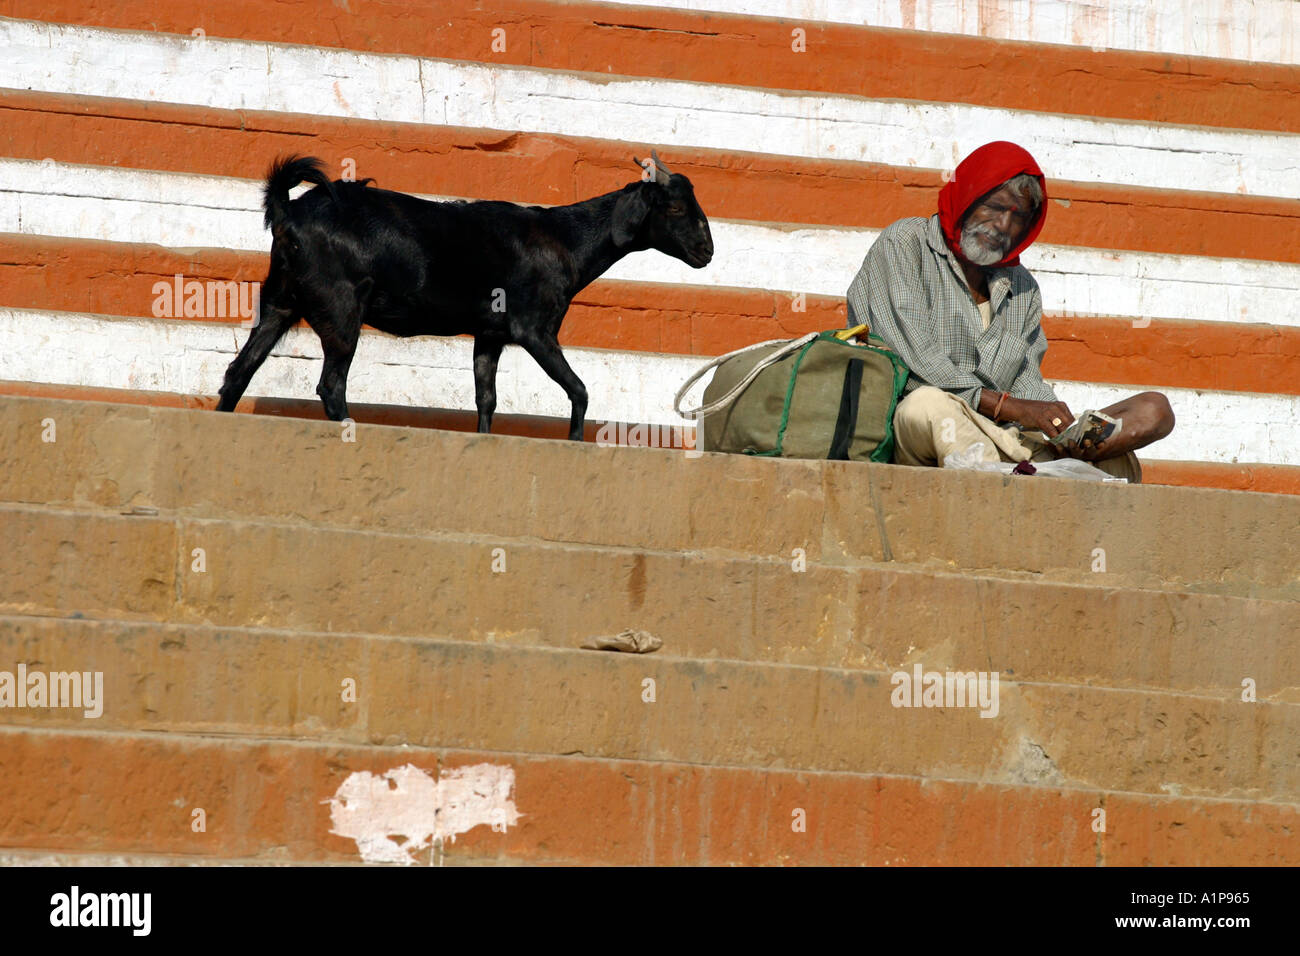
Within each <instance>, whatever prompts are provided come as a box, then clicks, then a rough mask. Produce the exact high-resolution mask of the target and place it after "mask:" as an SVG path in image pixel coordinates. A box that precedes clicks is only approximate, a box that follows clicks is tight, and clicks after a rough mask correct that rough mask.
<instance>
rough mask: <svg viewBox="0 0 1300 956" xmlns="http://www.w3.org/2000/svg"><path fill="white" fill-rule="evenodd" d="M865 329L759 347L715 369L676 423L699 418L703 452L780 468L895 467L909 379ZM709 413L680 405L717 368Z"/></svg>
mask: <svg viewBox="0 0 1300 956" xmlns="http://www.w3.org/2000/svg"><path fill="white" fill-rule="evenodd" d="M865 331H866V326H862V325H860V326H857V327H856V328H852V329H841V330H839V331H834V330H832V331H829V332H811V333H809V334H808V335H805V336H802V337H801V338H797V339H793V340H777V341H772V342H760V343H759V344H757V345H751V346H748V347H747V348H743V349H738V350H737V351H735V352H731V353H729V354H727V355H723V356H720V357H719V358H716V359H714V360H713V361H712V362H710V363H709V364H708V365H706V366H705V367H704V368H702V369H700V370H699V371H698V372H696V373H695V374H694V375H692V376H691V378H690V379H689V380H687V382H686V384H685V385H683V386H682V387H681V390H680V391H678V393H677V398H676V401H675V403H674V405H675V407H676V409H677V413H678V414H679V415H682V416H683V417H684V418H694V419H695V420H696V423H697V424H696V427H697V439H696V440H697V441H699V442H701V443H702V444H701V449H702V450H703V451H726V452H734V453H739V454H745V455H762V456H771V457H776V458H831V459H841V460H849V461H885V462H887V461H889V460H890V458H891V457H892V456H893V453H894V408H895V407H896V406H897V405H898V400H899V397H900V396H901V395H902V393H903V386H904V385H906V384H907V376H908V370H907V366H905V365H904V364H903V362H902V360H901V359H900V358H899V357H898V355H897V354H896V353H895V352H893V351H892V350H891V349H890V348H889V347H888V346H887V345H885V343H884V342H883V341H882V340H881V339H879V338H878V337H877V336H874V335H872V336H869V338H868V343H869V344H866V345H863V344H859V343H857V342H853V341H850V339H852V338H853V337H854V336H858V335H860V334H862V333H864V332H865ZM715 367H716V368H717V372H716V373H715V374H714V376H713V380H712V381H711V382H710V383H709V384H708V386H707V387H706V388H705V390H704V404H703V405H701V406H700V407H699V408H697V409H691V410H685V411H684V410H683V409H682V407H681V403H682V398H683V397H684V396H685V394H686V392H687V390H689V389H690V387H691V386H692V385H694V384H695V383H696V382H697V381H699V379H700V378H702V377H703V375H704V374H705V373H706V372H707V371H709V369H711V368H715Z"/></svg>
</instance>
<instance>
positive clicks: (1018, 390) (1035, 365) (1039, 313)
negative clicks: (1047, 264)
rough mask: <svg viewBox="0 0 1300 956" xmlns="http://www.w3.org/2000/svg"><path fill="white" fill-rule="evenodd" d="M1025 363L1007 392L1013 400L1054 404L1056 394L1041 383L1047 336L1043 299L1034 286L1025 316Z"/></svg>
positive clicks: (1044, 383)
mask: <svg viewBox="0 0 1300 956" xmlns="http://www.w3.org/2000/svg"><path fill="white" fill-rule="evenodd" d="M1025 338H1026V341H1027V343H1028V344H1027V346H1026V349H1025V361H1024V364H1023V365H1022V366H1021V367H1020V373H1019V374H1018V375H1017V376H1016V380H1015V381H1014V382H1012V383H1011V388H1009V389H1007V392H1008V393H1009V394H1010V395H1011V396H1013V397H1014V398H1027V399H1031V400H1032V401H1035V402H1055V401H1057V398H1056V392H1054V391H1052V386H1050V385H1048V384H1047V383H1046V382H1045V381H1043V356H1044V355H1046V354H1047V336H1046V335H1044V334H1043V297H1042V294H1041V293H1040V292H1039V291H1038V288H1037V286H1035V288H1034V291H1033V295H1032V298H1030V300H1029V312H1028V314H1027V315H1026V316H1025Z"/></svg>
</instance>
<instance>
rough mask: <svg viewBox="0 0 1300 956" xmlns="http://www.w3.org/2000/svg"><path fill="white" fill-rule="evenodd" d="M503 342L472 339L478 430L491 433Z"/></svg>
mask: <svg viewBox="0 0 1300 956" xmlns="http://www.w3.org/2000/svg"><path fill="white" fill-rule="evenodd" d="M504 347H505V342H503V341H501V340H500V339H494V338H488V337H486V336H483V335H479V336H475V338H474V404H475V405H477V406H478V430H479V431H480V432H483V433H485V434H486V433H487V432H490V431H492V414H493V413H494V412H495V411H496V410H497V361H498V360H499V359H500V358H501V350H502V349H503V348H504Z"/></svg>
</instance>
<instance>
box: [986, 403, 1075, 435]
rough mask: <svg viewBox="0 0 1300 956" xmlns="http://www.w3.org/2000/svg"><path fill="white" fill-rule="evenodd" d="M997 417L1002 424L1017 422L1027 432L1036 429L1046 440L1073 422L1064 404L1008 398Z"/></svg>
mask: <svg viewBox="0 0 1300 956" xmlns="http://www.w3.org/2000/svg"><path fill="white" fill-rule="evenodd" d="M998 417H999V418H1000V419H1001V420H1002V421H1004V422H1018V423H1019V424H1020V427H1021V428H1023V429H1025V430H1027V431H1028V430H1032V429H1035V428H1037V429H1038V430H1039V431H1041V432H1042V433H1043V434H1044V435H1046V436H1047V437H1048V438H1055V437H1056V436H1057V435H1059V434H1061V432H1063V431H1065V430H1066V429H1067V428H1069V427H1070V423H1071V422H1073V421H1074V416H1073V415H1072V414H1070V409H1069V408H1067V407H1066V405H1065V402H1035V401H1033V400H1032V399H1028V398H1011V397H1010V396H1007V399H1006V401H1004V402H1003V403H1002V414H1001V415H999V416H998Z"/></svg>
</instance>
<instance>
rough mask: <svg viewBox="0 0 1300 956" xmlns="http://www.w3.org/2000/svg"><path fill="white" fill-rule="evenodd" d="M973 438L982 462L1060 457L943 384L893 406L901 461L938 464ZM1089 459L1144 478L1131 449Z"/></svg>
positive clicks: (1042, 440) (1037, 437)
mask: <svg viewBox="0 0 1300 956" xmlns="http://www.w3.org/2000/svg"><path fill="white" fill-rule="evenodd" d="M975 442H983V443H984V460H985V461H1026V460H1027V461H1051V460H1052V459H1053V458H1061V457H1063V456H1062V455H1060V454H1058V453H1057V451H1056V448H1055V446H1053V445H1052V444H1051V443H1050V442H1048V441H1047V438H1046V436H1045V435H1043V433H1042V432H1040V431H1037V430H1034V431H1022V430H1021V429H1019V428H1017V427H1015V426H1012V427H1010V428H1002V427H1000V426H998V425H997V424H996V423H995V422H994V421H993V420H992V419H990V418H985V417H984V416H983V415H981V414H980V413H979V412H977V411H975V410H974V409H972V408H971V407H970V406H969V405H967V404H966V403H965V402H964V401H962V400H961V399H960V398H958V397H957V396H956V395H953V394H952V393H951V392H945V391H944V390H943V389H941V388H934V387H933V386H930V385H922V386H921V387H920V388H918V389H916V390H915V391H913V392H912V393H911V394H910V395H908V396H907V397H906V398H904V399H903V400H902V401H901V402H899V403H898V407H897V408H896V409H894V461H895V462H897V463H898V464H900V465H938V464H940V463H941V462H942V461H943V459H944V457H945V456H946V455H948V454H950V453H952V452H955V451H964V450H965V449H967V448H969V447H970V446H971V445H973V444H975ZM1091 464H1093V465H1095V466H1096V467H1098V468H1100V469H1101V470H1102V471H1104V472H1106V473H1107V474H1108V475H1114V476H1116V477H1118V478H1127V479H1128V480H1129V481H1130V482H1131V483H1133V484H1137V483H1139V482H1141V481H1142V466H1141V465H1140V464H1139V463H1138V459H1137V455H1135V454H1133V453H1132V452H1131V451H1130V452H1125V453H1124V454H1123V455H1117V456H1115V457H1114V458H1107V459H1105V460H1104V461H1094V462H1091Z"/></svg>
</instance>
